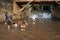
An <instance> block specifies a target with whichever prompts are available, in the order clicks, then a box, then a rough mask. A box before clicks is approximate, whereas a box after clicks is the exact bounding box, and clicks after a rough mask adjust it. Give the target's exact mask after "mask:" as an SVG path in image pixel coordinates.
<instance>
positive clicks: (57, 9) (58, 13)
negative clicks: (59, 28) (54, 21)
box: [52, 7, 60, 19]
mask: <svg viewBox="0 0 60 40" xmlns="http://www.w3.org/2000/svg"><path fill="white" fill-rule="evenodd" d="M52 10H53V13H52V14H53V16H54V17H55V18H58V19H60V7H55V8H54V9H52Z"/></svg>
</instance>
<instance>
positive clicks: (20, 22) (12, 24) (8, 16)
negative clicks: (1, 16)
mask: <svg viewBox="0 0 60 40" xmlns="http://www.w3.org/2000/svg"><path fill="white" fill-rule="evenodd" d="M5 17H6V18H5V25H7V28H8V30H10V29H13V27H14V28H18V27H20V28H21V30H23V29H24V28H26V27H27V26H28V22H27V21H26V20H23V19H22V18H20V19H19V20H17V21H15V22H14V21H13V20H12V15H11V14H10V13H8V12H6V13H5Z"/></svg>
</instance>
